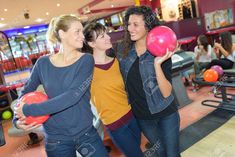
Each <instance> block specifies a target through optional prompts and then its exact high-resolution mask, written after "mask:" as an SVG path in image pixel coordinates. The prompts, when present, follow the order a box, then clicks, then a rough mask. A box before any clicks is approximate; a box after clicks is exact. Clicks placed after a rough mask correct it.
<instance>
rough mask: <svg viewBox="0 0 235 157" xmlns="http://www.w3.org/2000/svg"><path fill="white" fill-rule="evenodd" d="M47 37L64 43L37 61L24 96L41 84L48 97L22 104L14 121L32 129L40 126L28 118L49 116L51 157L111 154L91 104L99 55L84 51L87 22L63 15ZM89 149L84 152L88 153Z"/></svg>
mask: <svg viewBox="0 0 235 157" xmlns="http://www.w3.org/2000/svg"><path fill="white" fill-rule="evenodd" d="M47 39H48V41H49V42H50V43H53V44H55V43H59V44H60V50H59V53H56V54H52V55H50V56H43V57H41V58H40V59H38V61H37V62H36V64H35V66H34V68H33V70H32V73H31V75H30V78H29V80H28V82H27V83H26V85H25V87H24V89H23V91H22V95H25V94H26V93H29V92H33V91H35V89H36V88H37V87H38V86H39V85H40V84H42V85H43V87H44V90H45V93H46V94H47V95H48V97H49V100H48V101H45V102H42V103H38V104H32V105H28V104H25V103H24V102H21V101H20V102H19V104H20V105H19V106H18V107H16V108H15V111H14V112H15V118H14V120H13V123H14V124H15V125H16V127H18V128H21V129H24V130H30V129H34V128H37V127H39V126H40V125H35V122H34V123H32V124H26V123H25V117H26V116H42V115H50V118H49V119H48V120H47V121H46V122H45V123H44V124H43V127H44V131H45V150H46V154H47V156H48V157H59V156H61V157H62V156H63V157H76V150H77V151H78V152H79V153H80V154H81V155H82V156H91V157H101V156H102V157H107V156H108V154H107V151H106V150H105V147H104V145H103V143H102V140H101V139H100V136H99V135H98V133H97V131H96V129H95V128H94V127H93V124H92V120H93V114H92V111H91V106H90V83H91V80H92V75H93V69H94V59H93V57H92V55H89V54H84V53H81V51H79V50H78V49H81V48H82V47H83V42H84V35H83V26H82V24H81V22H80V21H79V19H78V17H76V16H72V15H61V16H59V17H55V18H53V19H52V20H51V22H50V25H49V28H48V32H47ZM84 150H85V151H84Z"/></svg>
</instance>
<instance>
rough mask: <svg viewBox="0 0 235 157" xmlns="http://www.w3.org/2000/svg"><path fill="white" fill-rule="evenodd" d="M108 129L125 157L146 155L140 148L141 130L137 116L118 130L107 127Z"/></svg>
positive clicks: (142, 156)
mask: <svg viewBox="0 0 235 157" xmlns="http://www.w3.org/2000/svg"><path fill="white" fill-rule="evenodd" d="M107 131H108V133H109V135H110V138H111V139H112V141H113V143H114V144H115V145H116V146H117V147H118V148H119V149H120V150H121V151H122V153H123V154H124V155H125V157H144V154H143V152H142V151H141V148H140V144H141V131H140V128H139V126H138V124H137V121H136V119H135V118H132V119H131V120H130V121H129V122H128V123H127V124H125V125H124V126H122V127H120V128H118V129H116V130H112V131H111V130H109V129H107Z"/></svg>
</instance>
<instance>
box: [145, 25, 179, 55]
mask: <svg viewBox="0 0 235 157" xmlns="http://www.w3.org/2000/svg"><path fill="white" fill-rule="evenodd" d="M176 45H177V38H176V34H175V32H174V31H172V30H171V29H170V28H169V27H166V26H157V27H155V28H153V29H152V30H151V31H150V32H149V33H148V36H147V48H148V50H149V51H150V53H151V54H152V55H154V56H158V57H162V56H164V55H165V54H166V50H167V48H168V50H169V51H174V50H175V48H176Z"/></svg>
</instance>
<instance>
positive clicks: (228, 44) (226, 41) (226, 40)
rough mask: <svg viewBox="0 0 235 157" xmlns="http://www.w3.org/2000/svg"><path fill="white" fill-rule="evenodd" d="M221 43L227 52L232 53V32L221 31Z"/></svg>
mask: <svg viewBox="0 0 235 157" xmlns="http://www.w3.org/2000/svg"><path fill="white" fill-rule="evenodd" d="M220 37H221V45H222V47H223V48H224V49H225V50H226V51H227V52H228V53H229V54H231V53H232V47H233V41H232V34H231V33H230V32H223V33H221V34H220Z"/></svg>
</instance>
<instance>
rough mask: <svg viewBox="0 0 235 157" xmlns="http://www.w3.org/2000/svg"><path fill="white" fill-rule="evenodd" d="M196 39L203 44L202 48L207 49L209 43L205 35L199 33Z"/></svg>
mask: <svg viewBox="0 0 235 157" xmlns="http://www.w3.org/2000/svg"><path fill="white" fill-rule="evenodd" d="M198 40H199V41H200V44H201V45H202V46H203V48H204V49H205V50H206V51H208V45H209V42H208V39H207V37H206V36H205V35H199V36H198Z"/></svg>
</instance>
